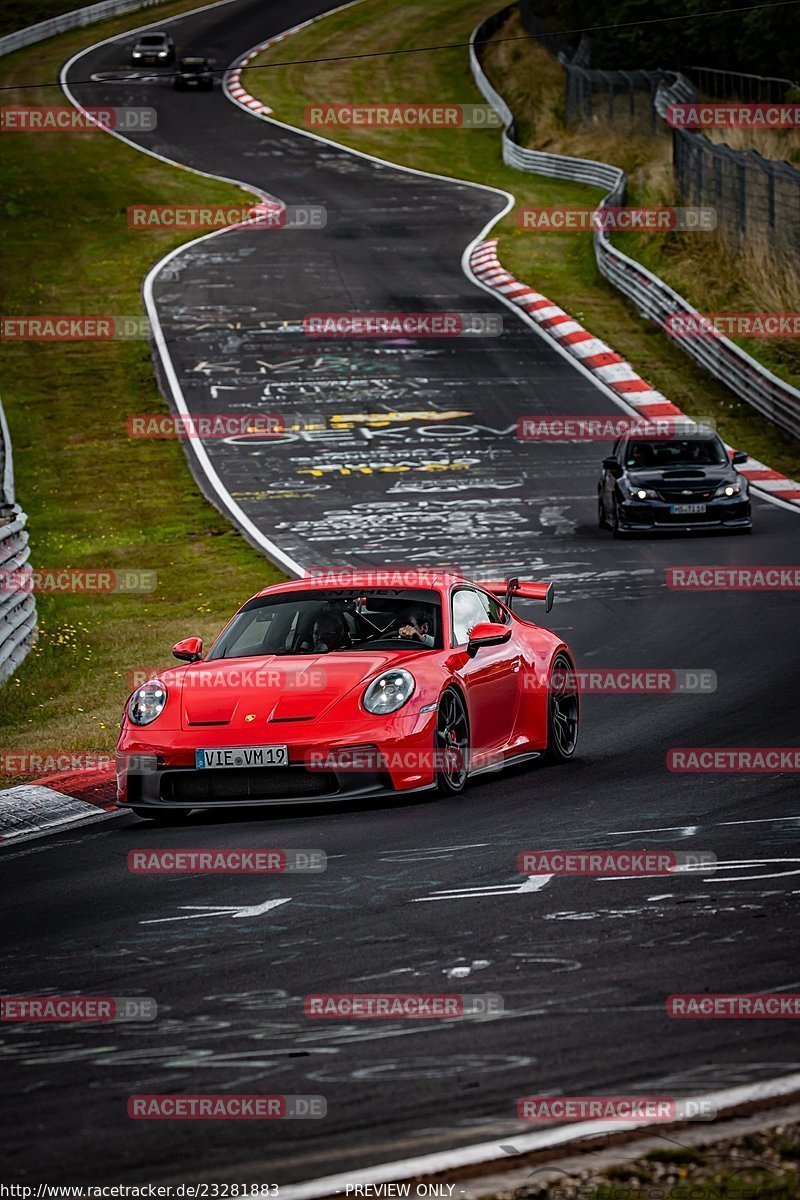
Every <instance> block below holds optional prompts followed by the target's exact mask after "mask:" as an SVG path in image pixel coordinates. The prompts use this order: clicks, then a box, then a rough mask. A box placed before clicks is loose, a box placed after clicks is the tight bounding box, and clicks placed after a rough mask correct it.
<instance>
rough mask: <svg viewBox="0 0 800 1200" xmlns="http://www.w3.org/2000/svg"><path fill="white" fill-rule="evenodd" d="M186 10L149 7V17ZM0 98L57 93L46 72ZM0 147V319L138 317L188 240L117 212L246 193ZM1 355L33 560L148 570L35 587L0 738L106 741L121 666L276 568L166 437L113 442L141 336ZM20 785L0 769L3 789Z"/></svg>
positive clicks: (99, 159)
mask: <svg viewBox="0 0 800 1200" xmlns="http://www.w3.org/2000/svg"><path fill="white" fill-rule="evenodd" d="M196 7H198V4H197V0H182V2H180V3H174V4H169V5H164V6H163V8H161V7H159V10H158V14H159V19H163V18H164V17H167V16H170V15H173V14H175V13H179V12H185V11H188V10H190V9H192V8H196ZM151 19H152V18H151ZM147 20H148V17H147V16H146V15H143V14H141V13H131V14H129V15H127V16H126V17H124V18H117V19H116V20H113V21H108V22H103V23H102V24H98V25H93V26H91V27H90V28H88V29H82V30H79V31H75V32H73V33H69V34H64V35H62V36H60V37H58V38H54V39H52V40H50V41H48V42H46V43H43V44H41V45H38V46H35V47H31V48H29V49H25V50H20V51H18V52H17V53H15V54H13V55H9V56H8V57H7V58H5V59H3V60H0V77H1V78H2V83H3V85H5V86H10V85H19V84H20V83H28V82H30V81H38V80H41V79H53V80H57V78H58V68H59V66H60V64H61V63H62V62H63V61H64V60H65V59H66V58H67V57H68V56H70V55H71V54H73V53H75V52H76V51H77V50H79V49H81V48H82V47H83V46H88V45H91V44H93V43H94V42H97V41H99V40H101V39H102V38H104V37H108V36H109V35H111V34H114V33H118V32H122V31H124V30H126V29H135V28H137V27H138V26H139V25H141V24H143V23H145V22H146V21H147ZM4 103H5V104H25V105H44V104H66V103H67V101H66V98H65V97H64V95H63V93H62V92H61V90H60V88H59V87H58V85H57V84H55V83H54V84H53V85H52V86H48V87H45V88H39V89H33V90H30V91H27V90H26V91H19V92H15V91H9V92H6V93H4ZM3 149H4V188H3V199H2V205H1V206H0V250H1V251H2V254H3V257H4V260H5V271H4V278H3V283H2V285H0V286H1V287H2V293H1V294H2V302H1V304H2V308H1V311H2V312H3V313H4V314H20V315H23V314H24V315H29V314H37V313H40V314H53V313H57V314H59V315H63V314H92V315H94V314H98V313H112V314H119V315H122V314H124V315H131V314H134V315H135V314H143V311H144V309H143V305H142V300H141V294H140V289H141V284H142V280H143V278H144V276H145V274H146V273H147V271H148V269H149V268H150V267H151V266H152V265H153V264H154V263H155V262H156V261H158V259H159V258H161V257H162V256H163V255H164V254H165V253H166V252H167V251H168V250H169V249H170V248H171V247H173V246H176V245H178V244H179V243H181V242H186V241H190V240H192V238H193V237H195V236H196V234H191V233H190V234H188V235H186V234H184V235H175V234H173V233H169V232H162V231H159V232H148V233H141V232H132V231H129V229H128V226H127V223H126V216H125V209H126V207H127V206H128V205H129V204H130V203H133V202H139V201H141V202H143V203H153V204H169V203H177V204H193V203H198V202H213V203H225V204H241V203H243V202H245V203H248V202H252V195H251V194H250V193H244V192H242V191H241V190H239V189H238V188H236V187H234V186H232V185H229V184H225V183H217V182H215V181H212V180H205V179H202V178H200V177H199V176H196V175H193V174H191V173H190V172H188V171H184V170H181V169H179V168H177V167H170V166H168V165H166V164H163V163H160V162H158V161H157V160H155V159H152V158H149V157H147V156H145V155H143V154H141V153H140V152H139V151H138V150H135V149H133V148H132V147H129V146H127V145H125V144H124V143H122V142H121V141H119V140H118V139H116V138H111V137H109V136H108V135H107V134H104V133H102V132H100V131H94V130H92V131H88V132H82V133H78V134H63V133H62V134H34V135H31V134H24V133H13V134H11V133H8V134H4V135H3ZM3 352H4V353H3V357H4V372H3V402H4V405H5V409H6V415H7V417H8V423H9V426H10V429H11V438H12V443H13V448H14V460H15V474H16V485H17V492H18V499H19V501H20V503H21V504H22V506H23V508H24V509H25V511H26V512H27V513H28V515H29V530H30V537H31V557H32V562H33V564H34V566H36V567H42V568H54V567H64V566H69V567H77V568H92V567H106V568H111V569H116V570H121V569H126V568H127V569H132V570H145V569H146V570H151V571H155V572H156V573H157V575H158V586H157V589H156V591H155V592H153V593H151V594H145V595H139V596H136V595H129V596H124V595H99V596H91V595H89V596H79V595H74V596H63V597H56V596H52V595H40V596H39V597H38V609H39V615H40V622H39V624H40V640H39V645H38V647H37V648H35V649H34V650H33V651H32V652H31V653H30V654H29V656H28V658H27V659H26V661H25V662H24V663H23V665H22V667H21V668H20V670H19V672H18V673H17V675H16V676H15V678H14V679H12V680H9V681H8V683H7V684H5V685H4V686H3V687H2V688H0V725H2V727H3V731H4V737H3V749H4V750H10V749H11V748H12V747H13V749H14V750H15V751H24V750H26V749H30V750H37V751H38V750H59V751H64V750H76V751H92V752H97V753H101V752H108V751H110V750H112V749H113V746H114V742H115V740H116V731H117V723H118V720H119V715H120V711H121V708H122V704H123V702H124V699H125V697H126V695H127V692H128V690H129V689H128V687H127V675H128V672H129V671H130V670H131V669H136V668H142V669H152V668H153V667H156V666H168V665H170V663H171V662H172V659H171V655H170V647H171V646H172V644H173V643H174V642H175V641H176V640H177V639H178V638H179V637H181V636H184V635H187V634H195V633H196V634H200V635H202V636H204V637H206V638H208V637H210V636H211V635H213V634H214V633H216V632H217V631H218V630H219V628H220V625H221V624H222V622H223V620H224V619H226V618H227V617H228V616H229V615H230V612H231V611H232V608H233V606H234V604H235V603H237V602H238V601H240V600H241V599H244V598H245V597H246V596H247V595H249V594H250V593H251V592H253V591H255V590H257V589H258V588H259V587H263V586H265V585H266V584H267V583H271V582H274V581H276V580H277V579H279V578H282V576H281V575H280V573H279V572H278V571H277V570H276V568H275V567H273V566H272V565H271V564H270V563H268V562H266V561H265V560H264V559H263V558H261V556H260V555H259V554H257V552H256V551H255V550H253V549H251V548H250V547H249V546H248V545H247V543H246V542H245V541H244V540H243V539H242V537H241V536H240V535H239V534H238V533H237V532H236V531H234V530H233V529H232V528H231V526H230V524H229V523H228V521H227V520H226V519H225V518H223V517H222V516H221V515H220V514H219V513H218V512H217V511H216V510H215V509H214V508H212V507H211V505H210V504H208V503H207V502H206V501H205V500H204V499H203V497H202V496H201V494H200V492H199V491H198V488H197V485H196V484H195V482H194V480H193V478H192V475H191V473H190V470H189V467H188V464H187V462H186V458H185V455H184V451H183V448H182V446H181V445H180V444H179V443H178V442H173V441H148V440H138V441H132V440H129V439H128V438H127V437H126V434H125V419H126V416H127V414H129V413H133V412H151V411H152V412H165V411H166V405H165V403H164V401H163V399H162V397H161V396H160V394H159V391H158V388H157V386H156V383H155V379H154V375H153V366H152V361H151V356H150V349H149V346H148V343H147V342H145V341H110V342H71V343H68V342H50V343H37V342H5V343H4V344H3ZM19 781H20V777H18V776H9V775H0V785H2V786H5V785H7V784H10V783H15V782H19Z"/></svg>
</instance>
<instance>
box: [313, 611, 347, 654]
mask: <svg viewBox="0 0 800 1200" xmlns="http://www.w3.org/2000/svg"><path fill="white" fill-rule="evenodd" d="M312 640H313V643H314V653H315V654H327V652H328V651H329V650H343V649H344V648H345V647H346V646H347V645H348V644H349V641H350V639H349V637H348V635H347V631H346V629H345V627H344V621H343V620H342V618H341V617H340V616H339V614H338V613H335V612H330V613H322V614H321V615H320V616H318V617H317V619H316V621H315V622H314V629H313V632H312Z"/></svg>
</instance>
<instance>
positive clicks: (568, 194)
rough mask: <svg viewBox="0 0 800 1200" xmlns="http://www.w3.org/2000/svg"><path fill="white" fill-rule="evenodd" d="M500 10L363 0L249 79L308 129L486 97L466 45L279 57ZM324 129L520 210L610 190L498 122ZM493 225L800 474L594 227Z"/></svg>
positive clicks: (664, 386)
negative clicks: (668, 329)
mask: <svg viewBox="0 0 800 1200" xmlns="http://www.w3.org/2000/svg"><path fill="white" fill-rule="evenodd" d="M497 8H498V0H440V2H439V3H437V4H436V5H435V6H430V5H429V4H426V3H424V2H422V0H410V2H409V3H407V4H406V5H404V7H403V20H402V21H398V20H397V14H396V12H395V11H394V10H392V9H387V8H386V6H385V5H384V4H382V3H381V0H361V3H359V4H357V5H354V6H353V7H351V8H347V9H344V10H343V11H341V12H338V13H334V14H332V15H331V16H329V17H325V18H323V19H322V20H320V21H318V22H317V23H315V24H313V25H311V26H309V27H308V28H306V29H304V30H301V31H300V32H299V33H297V34H295V35H294V36H293V37H292V39H291V41H290V42H282V43H280V44H278V45H276V46H274V47H271V48H270V49H269V50H267V51H265V52H264V53H263V54H262V55H260V56H259V57H258V58H257V59H256V60H255V62H254V66H255V67H256V68H257V69H252V68H248V70H247V71H245V72H244V73H243V82H244V84H245V86H246V87H247V89H248V90H249V91H250V92H252V93H253V94H254V95H256V96H258V97H259V98H260V99H261V100H262V101H264V102H265V103H267V104H269V105H270V106H271V107H272V109H273V110H274V115H275V117H276V118H278V119H279V120H282V121H286V122H287V123H288V124H293V125H296V126H298V127H299V128H301V129H302V128H308V126H307V125H306V119H305V109H306V108H307V107H309V106H311V105H319V104H327V103H337V102H356V103H370V102H375V101H387V100H390V101H406V102H438V103H445V102H452V103H476V102H480V101H481V100H482V97H481V96H480V94H479V92H478V91H477V89H476V87H475V85H474V83H473V80H472V77H471V74H470V70H469V63H468V57H467V52H466V50H465V49H464V48H463V47H456V48H453V49H443V50H436V51H431V52H425V53H415V54H412V55H406V54H396V55H386V56H385V57H380V58H364V59H357V58H356V59H351V60H349V61H338V62H304V63H301V64H297V65H294V66H292V65H287V66H282V65H280V64H281V62H282V61H285V60H287V59H315V58H319V57H326V58H330V57H335V56H337V55H358V54H362V53H363V54H367V53H370V52H375V51H393V50H394V51H397V50H407V49H410V48H412V47H414V46H426V45H436V44H441V43H442V41H443V40H446V41H447V42H464V41H466V40H467V39H468V38H469V35H470V33H471V32H472V30H473V29H474V27H475V26H476V25H477V24H478V22H479V21H480V20H482V19H483V18H485V17H486V16H488V15H489V14H491V13H493V12H495V11H496V10H497ZM443 30H444V31H446V38H443ZM511 44H512V45H517V46H518V45H522V44H524V45H528V43H511ZM494 52H495V50H492V51H490V52H489V59H488V60H487V66H488V68H489V70H490V71H491V70H492V59H491V55H492V54H493V53H494ZM542 53H543V54H544V52H542ZM544 58H545V61H546V63H547V64H549V65H550V66H551V68H552V70H553V71H554V72H556V73H557V75H558V76H560V68H559V67H558V65H557V64H555V63H551V60H549V59H548V58H547V56H546V55H544ZM524 78H525V80H526V82H525V83H524V84H519V85H518V87H520V88H528V87H534V86H535V87H540V83H539V82H536V81H531V77H530V75H528V76H525V77H524ZM495 83H496V84H498V85H501V86H502V88H503V90H504V91H505V92H506V94H508V95H509V98H510V100H511V102H512V107H513V99H514V97H513V95H511V93H510V92H509V91H508V88H507V87H506V80H505V79H504V80H503V81H501V80H500V79H497V78H496V79H495ZM541 88H542V91H541V100H542V104H543V105H545V109H543V112H544V111H546V106H547V105H549V106H550V107H551V108H555V110H556V115H557V109H558V106H559V105H560V102H561V94H562V93H561V85H560V82H559V83H557V78H556V77H555V76H554V77H553V81H552V86H551V85H550V83H548V84H547V86H545V85H544V84H541ZM316 131H317V132H319V133H322V134H323V135H324V136H326V137H329V138H331V140H333V141H337V142H339V143H341V144H343V145H349V146H353V147H354V148H355V149H358V150H363V151H366V152H368V153H371V154H376V155H379V156H381V157H384V158H387V159H390V160H391V161H393V162H397V163H400V164H402V165H405V166H411V167H416V168H419V169H422V170H429V171H434V172H437V173H439V174H443V175H448V176H453V177H458V178H462V179H469V180H473V181H474V182H477V183H485V184H491V185H493V186H496V187H500V188H504V189H505V190H506V191H509V192H511V193H513V194H514V196H515V197H516V199H517V201H518V205H531V206H542V207H544V206H548V205H556V204H560V205H561V204H575V205H587V204H591V203H596V202H597V200H598V199H599V197H600V195H601V193H600V192H599V191H598V189H596V188H587V187H581V186H579V185H577V184H571V183H564V182H560V181H556V180H548V179H545V178H543V177H537V176H535V175H527V174H525V173H524V172H520V171H515V170H512V169H511V168H510V167H507V166H505V165H504V163H503V162H502V159H501V153H500V136H499V132H498V131H497V130H496V129H489V130H480V129H464V128H457V129H452V128H451V129H433V128H432V129H425V130H424V132H423V131H422V130H419V129H386V128H383V129H375V128H369V127H357V128H353V129H346V128H343V127H337V126H333V125H330V126H325V127H323V128H319V129H317V130H316ZM550 148H552V149H556V148H557V147H550ZM567 152H569V151H567ZM598 153H599V151H598ZM593 156H596V155H593ZM601 156H602V155H601ZM634 182H635V180H634ZM494 232H495V233H497V234H498V236H499V238H500V247H499V252H500V257H501V260H502V262H503V265H504V266H506V267H507V268H508V270H509V271H512V272H513V273H514V274H515V275H517V276H518V278H520V279H522V280H524V281H525V282H527V283H530V284H532V285H534V286H535V287H536V288H537V289H539V290H541V291H542V292H544V293H545V295H547V296H549V297H550V298H551V299H553V300H554V301H556V302H557V303H558V304H560V305H562V306H563V307H564V308H565V309H566V310H567V312H569V313H571V314H572V315H573V316H574V317H575V318H576V319H578V320H581V321H585V322H586V324H587V325H588V327H589V329H590V330H591V332H592V333H594V334H596V335H597V336H598V337H601V338H603V339H604V340H605V341H607V342H608V343H609V344H610V345H611V346H613V347H614V349H615V350H617V351H618V352H619V353H620V354H622V355H624V357H625V358H627V359H629V360H630V361H631V362H632V363H633V365H634V366H635V367H636V369H637V370H638V371H640V373H641V374H642V375H643V376H644V378H645V379H647V380H649V381H650V382H651V383H652V384H653V386H654V387H656V388H657V389H658V390H659V391H662V392H663V393H664V394H665V395H666V396H668V397H669V399H670V400H672V401H673V403H675V404H677V405H678V406H679V407H680V408H681V409H683V411H684V412H686V413H688V414H690V415H693V416H706V417H708V416H710V417H713V418H714V419H715V420H716V422H717V426H718V428H719V430H720V432H721V433H722V435H723V436H724V437H725V438H726V439H727V440H728V441H729V442H731V443H732V444H733V445H735V446H738V447H740V448H742V449H745V450H747V451H749V453H750V454H752V455H754V456H755V457H756V458H760V459H762V460H763V461H765V462H767V463H769V464H770V466H772V467H774V468H776V469H777V470H781V471H785V472H786V473H787V474H790V475H792V474H797V473H798V471H800V451H799V450H798V445H797V442H796V440H795V439H793V438H790V437H789V436H788V435H784V434H783V433H781V432H780V431H779V430H777V429H775V428H774V427H773V426H771V425H770V424H769V422H767V421H766V420H764V419H763V418H761V417H760V416H759V415H758V414H756V413H754V412H753V411H752V410H751V409H750V408H749V407H748V406H747V405H746V404H744V403H743V402H741V401H739V400H737V399H736V397H734V396H733V395H732V394H731V393H730V392H729V391H728V389H727V388H724V387H723V386H722V385H721V384H718V383H717V382H716V381H715V380H714V379H712V378H711V376H709V375H708V374H707V373H706V372H705V371H703V370H701V369H700V368H699V367H697V366H695V365H694V364H693V363H692V362H691V360H690V359H688V358H687V357H686V355H684V354H683V353H682V352H681V351H680V350H678V349H677V348H676V347H675V346H673V345H671V344H670V343H669V342H668V341H667V340H666V338H665V337H664V335H663V334H661V333H660V332H659V330H658V329H657V328H656V326H655V325H653V324H652V323H651V322H647V321H644V320H643V319H641V318H640V317H639V316H638V315H637V314H636V312H635V310H634V309H633V308H632V307H631V306H630V305H629V304H628V303H627V301H626V300H625V299H624V298H623V297H622V296H621V295H620V294H619V292H617V291H616V290H615V289H614V288H612V287H611V285H610V284H608V283H606V281H605V280H604V279H602V277H601V276H600V275H599V274H598V271H597V268H596V265H595V261H594V255H593V252H592V245H591V238H590V236H589V235H588V234H576V233H569V234H555V233H549V234H547V235H544V234H538V235H537V234H533V233H531V232H529V231H523V230H522V229H520V228H519V227H518V225H517V218H516V215H515V212H514V211H512V212H511V213H509V214H508V216H506V217H505V218H504V219H503V221H502V222H500V223H499V224H498V225H497V226H496V227H495V231H494ZM473 235H474V229H472V228H470V229H465V230H464V242H465V244H466V243H467V241H468V240H469V238H470V237H471V236H473Z"/></svg>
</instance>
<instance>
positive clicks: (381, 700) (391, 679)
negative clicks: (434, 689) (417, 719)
mask: <svg viewBox="0 0 800 1200" xmlns="http://www.w3.org/2000/svg"><path fill="white" fill-rule="evenodd" d="M414 687H415V680H414V676H413V675H412V674H411V672H410V671H384V673H383V674H382V675H379V676H378V678H377V679H373V681H372V683H371V684H370V685H369V687H368V688H367V690H366V691H365V692H364V698H363V701H362V703H363V705H364V708H365V709H366V710H367V712H371V713H374V714H375V715H376V716H381V715H383V714H384V713H393V712H397V710H398V708H402V707H403V705H404V704H405V702H406V701H407V700H409V699H410V698H411V696H412V695H413V693H414Z"/></svg>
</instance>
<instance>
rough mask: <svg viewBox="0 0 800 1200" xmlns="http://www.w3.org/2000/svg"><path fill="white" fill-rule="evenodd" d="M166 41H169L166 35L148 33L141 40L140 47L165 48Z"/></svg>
mask: <svg viewBox="0 0 800 1200" xmlns="http://www.w3.org/2000/svg"><path fill="white" fill-rule="evenodd" d="M166 40H167V35H166V34H165V33H148V34H147V35H146V36H145V37H143V38H142V39H141V40H140V42H139V45H140V46H163V45H164V42H165V41H166Z"/></svg>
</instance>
